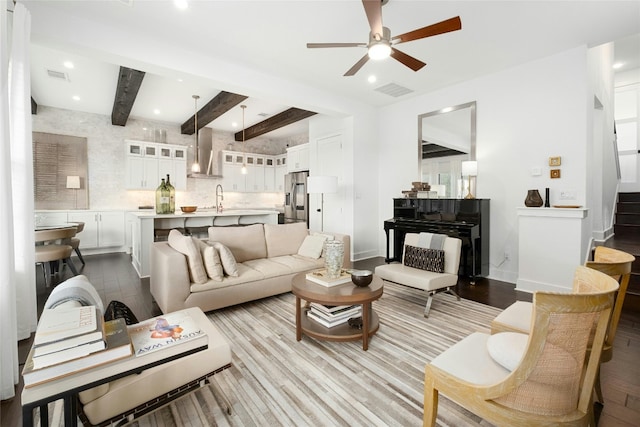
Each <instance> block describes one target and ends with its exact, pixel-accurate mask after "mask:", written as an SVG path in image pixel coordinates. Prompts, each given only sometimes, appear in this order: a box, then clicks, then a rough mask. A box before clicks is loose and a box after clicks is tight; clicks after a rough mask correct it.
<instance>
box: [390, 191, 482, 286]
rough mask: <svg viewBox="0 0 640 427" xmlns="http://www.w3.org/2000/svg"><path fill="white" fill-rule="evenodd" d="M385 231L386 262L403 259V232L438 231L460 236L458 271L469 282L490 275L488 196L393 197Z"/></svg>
mask: <svg viewBox="0 0 640 427" xmlns="http://www.w3.org/2000/svg"><path fill="white" fill-rule="evenodd" d="M390 230H393V235H392V238H390V233H389V231H390ZM384 232H385V234H386V235H387V256H386V258H385V261H386V262H391V261H398V262H400V261H402V249H403V246H404V236H405V234H406V233H420V232H427V233H439V234H446V235H448V236H451V237H457V238H459V239H461V240H462V251H461V254H460V271H459V274H461V275H464V276H467V277H470V278H471V282H472V283H475V280H476V278H477V277H486V276H488V275H489V199H413V198H403V199H393V218H391V219H388V220H386V221H385V222H384ZM391 243H392V244H393V255H392V256H391V255H390V253H389V249H390V244H391Z"/></svg>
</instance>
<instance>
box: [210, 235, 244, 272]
mask: <svg viewBox="0 0 640 427" xmlns="http://www.w3.org/2000/svg"><path fill="white" fill-rule="evenodd" d="M211 245H213V247H214V248H215V249H216V250H217V251H218V255H220V262H221V263H222V269H223V270H224V273H225V274H226V275H227V276H233V277H237V276H238V263H237V262H236V259H235V258H234V256H233V254H232V253H231V250H230V249H229V248H228V247H226V246H225V245H223V244H222V243H220V242H213V243H211Z"/></svg>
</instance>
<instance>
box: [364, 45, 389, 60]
mask: <svg viewBox="0 0 640 427" xmlns="http://www.w3.org/2000/svg"><path fill="white" fill-rule="evenodd" d="M390 54H391V46H390V45H389V43H387V42H386V41H379V42H377V43H373V44H370V45H369V58H371V59H373V60H376V61H378V60H381V59H385V58H388V57H389V55H390Z"/></svg>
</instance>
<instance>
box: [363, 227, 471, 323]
mask: <svg viewBox="0 0 640 427" xmlns="http://www.w3.org/2000/svg"><path fill="white" fill-rule="evenodd" d="M418 240H419V234H418V233H407V234H406V235H405V238H404V245H405V247H406V246H407V245H411V246H418ZM461 247H462V241H461V240H460V239H457V238H454V237H447V238H446V239H445V240H444V247H443V250H444V272H443V273H435V272H433V271H427V270H421V269H419V268H414V267H409V266H406V265H404V264H403V263H402V264H401V263H392V264H385V265H379V266H377V267H376V269H375V274H377V275H378V276H380V278H382V279H383V280H388V281H390V282H394V283H398V284H401V285H405V286H410V287H412V288H417V289H422V290H424V291H427V292H428V293H429V296H428V298H427V304H426V306H425V310H424V316H425V317H429V310H430V308H431V302H432V299H433V296H434V295H435V294H436V292H438V291H444V292H449V293H451V294H453V295H454V296H456V297H457V298H458V301H459V300H460V297H459V296H458V295H457V294H456V293H455V292H454V290H453V289H452V287H453V286H456V284H457V283H458V268H459V267H460V250H461ZM402 259H403V261H404V252H403V254H402Z"/></svg>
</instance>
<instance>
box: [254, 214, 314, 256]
mask: <svg viewBox="0 0 640 427" xmlns="http://www.w3.org/2000/svg"><path fill="white" fill-rule="evenodd" d="M308 234H309V232H308V231H307V224H306V223H304V222H294V223H291V224H265V225H264V237H265V239H266V241H267V256H268V257H269V258H273V257H278V256H282V255H292V254H297V253H298V249H299V248H300V245H302V242H303V241H304V238H305V237H307V235H308Z"/></svg>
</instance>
